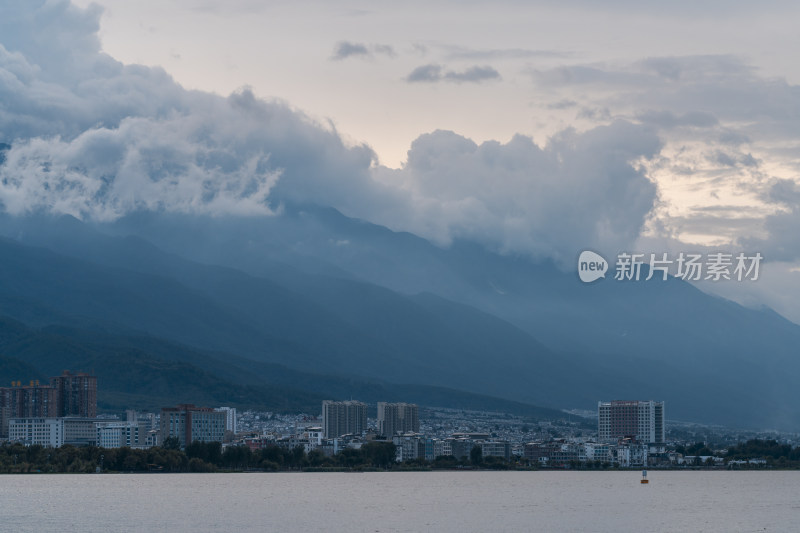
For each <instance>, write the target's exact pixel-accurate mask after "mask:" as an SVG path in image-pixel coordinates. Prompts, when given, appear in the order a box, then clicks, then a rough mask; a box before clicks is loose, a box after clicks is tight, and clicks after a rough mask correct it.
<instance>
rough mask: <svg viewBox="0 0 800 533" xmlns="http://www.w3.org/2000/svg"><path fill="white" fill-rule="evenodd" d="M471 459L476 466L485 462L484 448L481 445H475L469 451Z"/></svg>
mask: <svg viewBox="0 0 800 533" xmlns="http://www.w3.org/2000/svg"><path fill="white" fill-rule="evenodd" d="M469 460H470V462H471V463H472V464H473V465H476V466H477V465H479V464H481V463H483V449H482V448H481V447H480V445H478V444H476V445H474V446H473V447H472V449H471V450H470V451H469Z"/></svg>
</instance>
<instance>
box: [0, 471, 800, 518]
mask: <svg viewBox="0 0 800 533" xmlns="http://www.w3.org/2000/svg"><path fill="white" fill-rule="evenodd" d="M640 477H641V474H640V473H639V472H617V471H615V472H569V471H565V472H552V471H548V472H375V473H263V474H262V473H248V474H99V475H92V474H84V475H65V474H60V475H3V476H0V505H1V506H2V507H0V530H2V531H14V532H47V531H59V532H60V531H81V532H108V531H148V532H152V531H172V532H184V531H186V532H189V531H191V532H211V531H214V532H217V531H236V532H238V531H303V532H308V531H347V532H391V531H442V532H484V531H492V532H495V531H546V532H551V531H552V532H555V531H614V532H620V531H636V532H642V531H648V532H650V531H698V532H700V531H702V532H712V531H720V532H730V531H798V530H800V472H741V471H740V472H729V471H724V472H707V471H701V472H697V471H693V472H692V471H690V472H676V471H669V472H659V471H650V472H649V479H650V484H649V485H641V484H640V483H639V479H640Z"/></svg>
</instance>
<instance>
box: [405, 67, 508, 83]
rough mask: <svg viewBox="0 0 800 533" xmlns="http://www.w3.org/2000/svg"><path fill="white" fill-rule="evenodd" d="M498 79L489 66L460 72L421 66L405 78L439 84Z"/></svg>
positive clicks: (496, 73)
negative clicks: (443, 82) (442, 82)
mask: <svg viewBox="0 0 800 533" xmlns="http://www.w3.org/2000/svg"><path fill="white" fill-rule="evenodd" d="M497 79H500V73H499V72H497V71H496V70H495V69H493V68H492V67H489V66H474V67H470V68H468V69H466V70H462V71H452V70H445V69H444V67H442V66H441V65H435V64H430V65H422V66H419V67H417V68H415V69H414V70H412V71H411V73H410V74H409V75H408V76H406V81H408V82H411V83H414V82H428V83H432V82H439V81H450V82H455V83H479V82H482V81H485V80H497Z"/></svg>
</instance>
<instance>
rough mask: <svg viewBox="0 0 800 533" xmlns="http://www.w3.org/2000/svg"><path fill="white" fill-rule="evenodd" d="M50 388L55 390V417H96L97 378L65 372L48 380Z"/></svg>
mask: <svg viewBox="0 0 800 533" xmlns="http://www.w3.org/2000/svg"><path fill="white" fill-rule="evenodd" d="M50 386H51V387H53V388H54V389H55V390H56V404H57V405H56V416H79V417H84V418H94V417H96V416H97V377H96V376H91V375H89V374H84V373H82V372H79V373H77V374H73V373H71V372H69V371H67V370H65V371H64V373H63V374H61V375H60V376H58V377H55V378H50Z"/></svg>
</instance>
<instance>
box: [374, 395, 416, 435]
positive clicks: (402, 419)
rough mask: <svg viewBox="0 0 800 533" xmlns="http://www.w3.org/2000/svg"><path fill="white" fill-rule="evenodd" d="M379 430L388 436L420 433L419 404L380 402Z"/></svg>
mask: <svg viewBox="0 0 800 533" xmlns="http://www.w3.org/2000/svg"><path fill="white" fill-rule="evenodd" d="M378 432H379V433H380V434H381V435H383V436H385V437H387V438H391V437H393V436H394V435H396V434H398V433H401V434H405V433H419V406H417V405H416V404H413V403H387V402H378Z"/></svg>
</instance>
